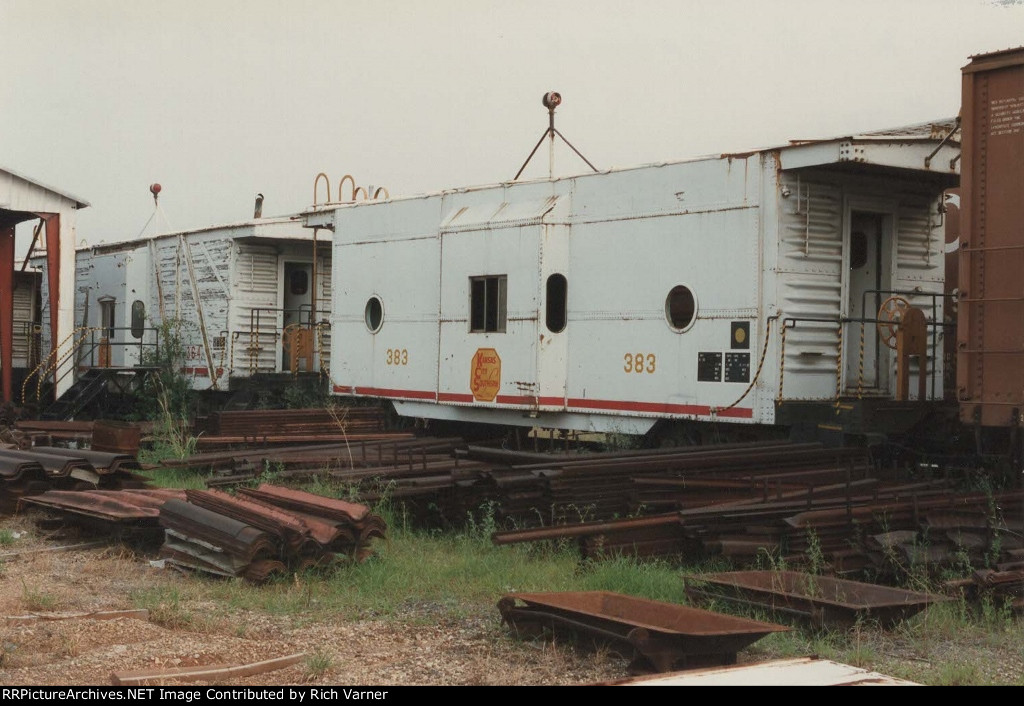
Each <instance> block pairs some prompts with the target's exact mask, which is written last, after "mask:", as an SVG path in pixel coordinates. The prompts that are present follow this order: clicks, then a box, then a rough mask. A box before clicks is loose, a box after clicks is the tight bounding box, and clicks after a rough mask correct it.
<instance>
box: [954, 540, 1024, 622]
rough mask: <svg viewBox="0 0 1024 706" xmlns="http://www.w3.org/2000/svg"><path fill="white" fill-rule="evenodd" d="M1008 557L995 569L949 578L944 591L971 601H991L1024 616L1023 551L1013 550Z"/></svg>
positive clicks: (997, 605)
mask: <svg viewBox="0 0 1024 706" xmlns="http://www.w3.org/2000/svg"><path fill="white" fill-rule="evenodd" d="M1007 555H1008V557H1007V558H1008V560H1007V561H1002V562H999V563H998V564H996V565H995V567H994V568H991V569H979V570H977V571H974V572H973V573H972V574H971V575H970V576H969V577H965V578H962V579H949V580H947V581H945V582H944V584H943V588H944V589H945V590H946V591H947V592H950V593H956V592H962V593H964V594H965V595H966V596H967V597H968V598H972V599H978V598H982V597H985V598H988V599H990V600H991V601H992V603H993V605H995V606H996V608H998V609H1002V608H1004V607H1009V608H1010V609H1011V610H1013V611H1014V612H1016V613H1024V549H1010V550H1008V551H1007Z"/></svg>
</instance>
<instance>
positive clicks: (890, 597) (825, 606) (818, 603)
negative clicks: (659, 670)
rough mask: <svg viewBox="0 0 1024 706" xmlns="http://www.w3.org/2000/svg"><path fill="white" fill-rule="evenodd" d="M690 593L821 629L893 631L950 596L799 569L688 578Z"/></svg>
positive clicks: (733, 572) (700, 597) (725, 573)
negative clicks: (866, 624)
mask: <svg viewBox="0 0 1024 706" xmlns="http://www.w3.org/2000/svg"><path fill="white" fill-rule="evenodd" d="M684 581H685V583H686V594H687V596H689V597H690V598H692V599H696V600H716V601H718V600H724V601H728V602H731V603H736V604H740V605H744V606H750V607H755V608H763V609H767V610H770V611H772V612H773V613H775V614H783V615H788V616H791V617H795V618H798V619H800V620H804V621H809V622H810V623H811V624H812V625H815V626H817V627H851V626H853V625H855V624H856V623H857V622H858V621H863V620H873V621H877V622H878V623H880V624H881V625H883V626H884V627H892V626H893V625H895V624H897V623H899V622H900V621H902V620H906V619H907V618H909V617H911V616H913V615H916V614H917V613H920V612H921V611H922V610H924V609H925V608H927V607H928V606H929V605H931V604H932V603H939V602H942V601H948V600H951V599H950V598H949V597H947V596H940V595H935V594H930V593H919V592H917V591H907V590H905V589H902V588H892V587H889V586H876V585H874V584H870V583H862V582H860V581H849V580H846V579H836V578H831V577H828V576H814V575H812V574H805V573H801V572H799V571H730V572H724V573H718V574H705V575H703V576H700V577H688V578H685V579H684Z"/></svg>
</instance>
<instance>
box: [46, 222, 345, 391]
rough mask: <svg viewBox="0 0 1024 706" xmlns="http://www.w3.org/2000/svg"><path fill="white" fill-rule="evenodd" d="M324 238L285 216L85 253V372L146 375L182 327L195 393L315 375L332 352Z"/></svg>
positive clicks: (79, 356) (80, 353)
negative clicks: (263, 378)
mask: <svg viewBox="0 0 1024 706" xmlns="http://www.w3.org/2000/svg"><path fill="white" fill-rule="evenodd" d="M316 235H317V238H316V241H314V233H313V232H312V231H310V230H308V229H306V228H303V227H302V222H301V220H300V219H299V218H297V217H288V216H285V217H276V218H256V219H252V220H248V221H242V222H239V223H231V224H224V225H215V226H209V227H206V228H199V229H194V230H189V231H181V232H172V233H165V234H161V235H156V236H153V237H147V238H140V239H137V240H132V241H127V242H120V243H112V244H108V245H97V246H93V247H87V248H81V249H79V250H78V251H77V252H76V258H75V264H76V280H75V285H76V286H75V290H76V291H75V324H76V329H75V344H76V347H77V352H76V363H77V367H78V369H79V371H80V372H81V371H85V370H90V369H110V370H114V371H117V370H121V371H125V372H127V371H130V370H133V369H137V368H139V367H145V365H146V363H147V360H151V358H149V357H147V355H146V353H147V352H152V351H153V350H154V347H155V346H156V345H167V341H166V340H160V337H161V335H163V334H165V333H167V332H166V331H161V324H162V323H164V322H168V323H170V322H176V325H173V328H175V329H176V330H177V333H178V335H180V338H181V340H180V343H181V345H182V347H183V349H184V351H183V352H184V356H185V361H184V365H183V366H182V368H181V372H182V373H184V374H185V375H187V376H188V377H189V378H190V379H191V380H192V386H193V388H194V389H197V390H209V389H212V390H218V391H227V390H228V389H229V386H230V381H231V380H232V379H238V378H247V377H251V376H253V375H255V374H267V373H269V374H274V373H287V372H296V373H298V372H315V373H319V372H320V370H321V361H323V365H324V367H326V361H327V356H328V353H329V348H330V338H331V335H330V328H329V325H328V324H327V320H328V317H329V314H330V307H331V296H330V294H331V290H330V287H331V285H330V281H331V280H330V278H331V274H330V272H331V257H330V242H329V238H330V234H329V233H326V232H321V233H318V234H316ZM39 264H40V265H42V263H39ZM44 279H45V278H44ZM43 294H44V297H45V290H44V292H43Z"/></svg>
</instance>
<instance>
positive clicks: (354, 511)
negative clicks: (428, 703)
mask: <svg viewBox="0 0 1024 706" xmlns="http://www.w3.org/2000/svg"><path fill="white" fill-rule="evenodd" d="M22 503H23V504H24V505H34V506H37V507H42V508H45V509H47V510H49V511H51V512H53V513H56V514H59V515H61V516H63V517H64V518H65V520H67V521H70V522H72V523H73V524H77V525H93V526H96V525H98V526H101V527H102V528H103V529H105V530H106V532H105V534H106V535H107V536H110V537H125V536H126V535H127V534H128V533H131V535H132V536H133V537H135V538H143V539H144V538H147V537H152V536H156V537H158V538H159V541H162V542H163V545H162V546H161V548H160V556H161V557H162V558H163V559H165V560H166V562H167V563H169V564H171V565H173V566H177V567H182V568H187V569H194V570H198V571H203V572H206V573H211V574H217V575H221V576H241V577H245V578H247V579H249V580H251V581H254V582H257V583H259V582H262V581H265V580H267V579H268V578H270V577H271V576H273V575H275V574H283V573H286V572H293V571H303V570H306V569H309V568H313V567H318V566H321V567H326V566H330V565H332V564H333V563H334V562H335V560H336V559H343V560H347V561H362V560H364V559H366V558H367V557H368V556H370V554H372V550H371V548H370V543H371V541H372V540H373V539H374V538H375V537H380V538H383V537H385V535H386V532H387V526H386V524H385V522H384V520H383V518H381V517H380V516H379V515H376V514H373V513H371V512H370V509H369V508H368V507H366V506H365V505H360V504H357V503H350V502H345V501H343V500H335V499H332V498H325V497H322V496H319V495H315V494H313V493H306V492H303V491H299V490H292V489H290V488H282V487H278V486H272V485H265V484H264V485H261V486H259V487H258V488H256V489H251V488H240V489H239V496H231V495H228V494H227V493H224V492H221V491H216V490H167V489H137V490H119V491H96V490H91V491H89V490H86V491H82V490H78V491H55V490H51V491H47V492H45V493H43V494H41V495H38V496H33V497H27V498H23V499H22Z"/></svg>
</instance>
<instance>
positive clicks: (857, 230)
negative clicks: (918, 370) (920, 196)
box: [843, 210, 892, 394]
mask: <svg viewBox="0 0 1024 706" xmlns="http://www.w3.org/2000/svg"><path fill="white" fill-rule="evenodd" d="M890 222H891V219H890V218H889V217H888V216H887V214H884V213H877V212H870V211H856V210H852V211H850V214H849V219H848V223H849V238H848V240H847V242H848V244H849V245H848V248H849V249H848V258H847V263H848V265H847V282H848V285H847V287H848V299H847V307H846V310H847V312H848V314H847V315H848V316H849V317H850V318H851V319H854V321H853V322H852V323H850V324H847V325H846V328H845V330H844V331H843V336H844V338H845V339H846V345H845V351H844V358H845V359H846V366H845V368H846V371H845V374H846V387H847V389H849V390H860V389H862V390H864V391H866V392H875V393H879V394H881V393H886V392H888V390H889V378H890V376H889V360H890V356H889V349H888V348H886V347H885V345H884V344H883V343H881V341H880V340H879V337H878V329H877V326H876V325H875V323H874V322H873V320H874V319H875V318H876V317H877V314H878V308H879V307H880V306H881V304H882V302H883V301H885V299H886V298H887V297H888V296H889V295H888V293H887V290H891V289H892V236H891V228H890V225H889V224H890ZM857 319H862V320H865V321H861V322H858V321H856V320H857ZM861 323H863V329H862V328H861ZM862 331H863V335H862Z"/></svg>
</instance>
